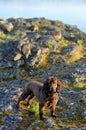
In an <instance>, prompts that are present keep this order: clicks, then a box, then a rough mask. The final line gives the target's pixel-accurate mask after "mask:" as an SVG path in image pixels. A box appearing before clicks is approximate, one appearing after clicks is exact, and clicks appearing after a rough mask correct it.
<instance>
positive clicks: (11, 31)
mask: <svg viewBox="0 0 86 130" xmlns="http://www.w3.org/2000/svg"><path fill="white" fill-rule="evenodd" d="M85 43H86V34H85V33H83V32H82V31H81V30H79V29H78V28H77V27H75V26H71V25H66V24H64V23H62V22H61V21H52V20H47V19H45V18H33V19H24V18H17V19H16V18H9V19H8V20H0V117H1V118H0V122H1V127H0V129H1V130H15V129H16V130H17V129H18V130H19V129H29V128H31V127H32V126H33V129H34V128H37V129H42V128H43V127H44V128H43V129H46V127H47V129H53V130H59V129H62V130H64V129H69V130H72V129H75V130H78V129H83V130H84V128H85V124H84V123H83V122H84V120H85V118H86V111H85V109H86V108H85V107H86V90H85V88H86V85H85V84H86V78H85V77H86V45H85ZM51 75H53V76H56V77H58V78H60V80H61V82H62V83H63V89H62V91H61V93H60V95H59V96H60V98H59V102H58V105H57V106H56V113H57V116H58V118H56V119H52V118H48V119H46V120H45V122H41V121H39V117H38V115H36V116H35V115H30V114H29V111H28V112H27V111H26V110H23V109H16V103H17V101H18V98H19V96H20V95H21V93H22V89H23V85H24V83H25V82H26V81H30V80H34V79H35V80H39V81H42V82H43V81H44V80H45V79H46V78H47V77H48V76H51ZM78 83H80V85H83V88H80V89H75V85H77V84H78ZM78 85H79V84H78ZM28 109H29V108H28ZM46 113H47V112H46ZM25 114H26V115H25ZM20 115H21V116H20ZM34 116H35V117H36V118H35V117H34ZM77 116H78V117H77ZM78 120H79V122H78ZM23 122H24V123H23ZM32 122H33V123H32ZM34 122H35V123H34ZM59 122H60V123H59ZM19 123H20V124H19ZM43 123H44V125H43ZM30 124H31V125H30ZM67 124H68V125H67ZM29 125H30V127H29ZM35 125H37V126H35Z"/></svg>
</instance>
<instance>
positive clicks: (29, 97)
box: [26, 93, 34, 106]
mask: <svg viewBox="0 0 86 130" xmlns="http://www.w3.org/2000/svg"><path fill="white" fill-rule="evenodd" d="M32 98H34V94H33V93H31V94H30V95H29V96H28V101H27V104H26V106H28V105H31V103H30V100H31V99H32Z"/></svg>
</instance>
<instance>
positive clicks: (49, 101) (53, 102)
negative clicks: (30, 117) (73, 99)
mask: <svg viewBox="0 0 86 130" xmlns="http://www.w3.org/2000/svg"><path fill="white" fill-rule="evenodd" d="M57 101H58V98H57V95H55V96H51V97H48V98H47V99H46V101H45V104H46V106H49V107H51V106H54V105H56V104H57Z"/></svg>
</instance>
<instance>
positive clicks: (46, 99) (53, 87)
mask: <svg viewBox="0 0 86 130" xmlns="http://www.w3.org/2000/svg"><path fill="white" fill-rule="evenodd" d="M61 88H62V83H61V82H60V81H59V79H57V78H55V77H49V78H48V79H46V81H45V82H44V83H41V82H37V81H32V82H28V83H26V84H25V86H24V89H23V93H22V94H21V96H20V98H19V100H18V103H17V107H18V106H19V103H20V101H22V100H25V99H26V98H28V104H30V99H32V98H33V97H34V96H36V97H37V99H38V100H39V115H40V119H41V120H43V119H44V118H43V110H44V107H46V106H49V107H50V109H51V116H52V117H56V115H55V107H56V104H57V101H58V99H59V92H60V90H61ZM28 104H27V105H28Z"/></svg>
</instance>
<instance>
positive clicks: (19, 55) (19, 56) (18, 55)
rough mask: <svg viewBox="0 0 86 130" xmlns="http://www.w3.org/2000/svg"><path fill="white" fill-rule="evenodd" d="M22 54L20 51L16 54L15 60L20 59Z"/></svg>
mask: <svg viewBox="0 0 86 130" xmlns="http://www.w3.org/2000/svg"><path fill="white" fill-rule="evenodd" d="M21 57H22V55H21V54H20V53H17V54H16V56H15V57H14V61H18V60H20V59H21Z"/></svg>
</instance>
